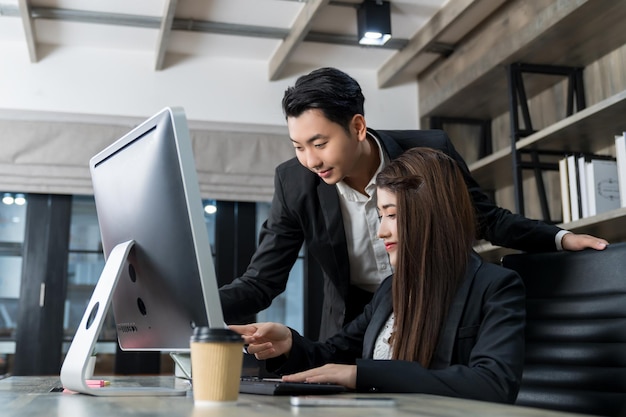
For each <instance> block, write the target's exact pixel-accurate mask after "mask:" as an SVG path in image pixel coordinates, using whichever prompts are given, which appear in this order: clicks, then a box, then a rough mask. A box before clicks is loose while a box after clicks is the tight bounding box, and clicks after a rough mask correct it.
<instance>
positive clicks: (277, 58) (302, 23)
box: [269, 0, 330, 81]
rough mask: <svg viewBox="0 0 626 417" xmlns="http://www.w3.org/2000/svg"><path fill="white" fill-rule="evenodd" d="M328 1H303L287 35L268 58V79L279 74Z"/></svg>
mask: <svg viewBox="0 0 626 417" xmlns="http://www.w3.org/2000/svg"><path fill="white" fill-rule="evenodd" d="M329 2H330V0H309V1H307V2H306V3H305V5H304V7H302V10H300V13H298V16H297V17H296V20H295V22H294V24H293V25H292V26H291V31H290V32H289V35H287V37H286V38H285V39H284V40H283V41H282V42H281V44H280V45H279V47H278V49H276V51H275V52H274V54H273V55H272V57H271V58H270V62H269V79H270V81H274V80H276V79H277V78H278V77H279V76H280V74H281V72H282V71H283V69H284V68H285V65H286V64H287V60H288V59H289V57H290V56H291V55H292V54H293V52H294V51H295V50H296V48H297V47H298V45H299V44H300V43H301V42H302V41H303V40H304V38H305V37H306V35H307V33H308V32H309V29H310V28H311V23H312V22H313V19H314V18H315V16H317V14H318V13H319V11H320V10H321V9H322V7H324V6H326V5H327V4H328V3H329Z"/></svg>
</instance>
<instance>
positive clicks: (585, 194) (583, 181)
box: [576, 153, 591, 219]
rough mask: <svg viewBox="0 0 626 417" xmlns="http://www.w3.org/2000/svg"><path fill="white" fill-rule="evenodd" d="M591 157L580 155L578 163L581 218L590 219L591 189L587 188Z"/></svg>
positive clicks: (577, 158) (577, 159)
mask: <svg viewBox="0 0 626 417" xmlns="http://www.w3.org/2000/svg"><path fill="white" fill-rule="evenodd" d="M590 158H591V157H590V156H589V155H585V154H582V153H581V154H578V156H577V157H576V163H577V164H578V166H577V168H578V200H580V218H581V219H584V218H585V217H589V215H590V214H589V191H588V190H589V188H588V186H587V169H586V168H585V167H586V165H587V162H588V161H589V160H590Z"/></svg>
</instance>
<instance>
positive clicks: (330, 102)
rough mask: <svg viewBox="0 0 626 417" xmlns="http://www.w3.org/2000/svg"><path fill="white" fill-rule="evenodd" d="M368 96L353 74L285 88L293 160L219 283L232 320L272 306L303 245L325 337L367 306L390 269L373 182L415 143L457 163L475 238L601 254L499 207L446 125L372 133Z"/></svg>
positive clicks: (595, 244) (332, 72)
mask: <svg viewBox="0 0 626 417" xmlns="http://www.w3.org/2000/svg"><path fill="white" fill-rule="evenodd" d="M364 101H365V97H364V96H363V93H362V92H361V87H360V86H359V84H358V83H357V82H356V80H354V79H353V78H352V77H350V76H349V75H347V74H346V73H344V72H342V71H340V70H337V69H335V68H321V69H318V70H315V71H313V72H311V73H309V74H307V75H304V76H302V77H300V78H298V80H296V84H295V85H294V86H293V87H289V88H288V89H287V90H286V91H285V95H284V97H283V102H282V105H283V111H284V113H285V116H286V118H287V127H288V130H289V136H290V139H291V142H292V144H293V147H294V150H295V153H296V157H295V158H293V159H291V160H289V161H286V162H284V163H282V164H280V165H279V166H278V167H277V168H276V173H275V178H274V184H275V185H274V187H275V190H274V198H273V201H272V207H271V210H270V213H269V216H268V219H267V221H266V222H265V223H264V224H263V226H262V228H261V233H260V236H259V246H258V248H257V250H256V252H255V254H254V255H253V257H252V260H251V262H250V265H249V266H248V269H247V270H246V272H245V273H244V274H243V275H242V276H241V277H239V278H237V279H236V280H234V281H233V282H232V283H231V284H228V285H225V286H223V287H222V288H220V298H221V301H222V307H223V309H224V318H225V320H226V322H227V323H231V322H234V321H237V320H238V319H240V318H243V317H246V316H248V317H249V316H250V315H252V314H256V313H258V312H259V311H261V310H263V309H265V308H267V307H268V306H269V305H270V304H271V302H272V300H273V299H274V298H275V297H276V296H278V295H279V294H280V293H281V292H283V291H284V289H285V286H286V285H287V279H288V277H289V271H290V270H291V268H292V266H293V264H294V263H295V261H296V259H297V257H298V252H299V250H300V248H301V246H302V243H303V242H305V243H306V247H307V249H308V251H309V253H310V255H311V256H313V258H315V260H316V261H317V262H318V264H319V265H320V267H321V269H322V272H323V274H324V300H323V307H322V320H321V326H320V340H324V339H326V338H327V337H328V336H331V335H333V334H335V333H337V332H338V331H339V330H340V329H341V328H342V327H343V325H344V323H347V322H349V321H351V320H352V319H354V318H355V317H356V316H357V315H358V314H360V313H361V312H362V310H363V307H364V306H365V304H367V303H368V302H369V301H370V299H371V297H372V294H373V293H374V291H375V290H376V288H377V287H378V285H379V284H380V283H381V282H382V280H383V279H384V278H385V277H387V276H388V275H389V274H390V271H391V266H390V264H389V259H388V257H387V253H386V251H385V246H384V244H383V242H382V241H381V240H380V239H379V238H378V235H377V229H378V213H377V210H376V186H375V183H374V179H375V177H376V175H377V174H378V172H379V171H380V170H381V169H382V168H383V167H384V166H385V165H386V164H387V163H389V161H391V160H393V159H395V158H397V157H398V156H399V155H400V154H402V152H404V151H405V150H407V149H409V148H414V147H429V148H434V149H438V150H440V151H443V152H445V153H446V154H448V155H450V156H451V157H452V158H453V159H455V160H456V161H457V162H458V164H459V166H460V168H461V170H462V172H463V175H464V177H465V183H466V185H467V188H468V190H469V192H470V195H471V197H472V200H473V203H474V207H475V208H476V212H477V217H478V222H479V224H478V236H477V237H478V238H484V239H487V240H489V241H490V242H492V243H493V244H495V245H500V246H504V247H509V248H514V249H519V250H523V251H529V252H541V251H554V250H560V249H565V250H581V249H584V248H594V249H598V250H602V249H604V248H605V247H606V245H607V244H608V242H607V241H605V240H604V239H599V238H596V237H593V236H589V235H577V234H573V233H569V232H567V231H565V230H562V229H559V228H558V227H556V226H551V225H548V224H545V223H543V222H541V221H537V220H530V219H527V218H525V217H523V216H521V215H518V214H513V213H511V212H510V211H508V210H506V209H503V208H501V207H498V206H496V205H495V204H494V203H493V202H492V201H491V200H490V199H489V198H488V197H487V196H486V195H485V194H484V192H483V191H482V190H481V189H480V187H479V185H478V184H477V183H476V181H475V180H474V179H473V178H472V177H471V175H470V173H469V169H468V168H467V165H466V164H465V162H464V161H463V159H462V158H461V156H460V155H459V154H458V153H457V151H456V150H455V149H454V146H453V145H452V143H451V142H450V139H449V138H448V136H447V135H446V133H445V132H443V131H440V130H393V131H383V130H381V131H375V130H373V129H370V128H368V127H367V125H366V122H365V116H364V106H363V104H364Z"/></svg>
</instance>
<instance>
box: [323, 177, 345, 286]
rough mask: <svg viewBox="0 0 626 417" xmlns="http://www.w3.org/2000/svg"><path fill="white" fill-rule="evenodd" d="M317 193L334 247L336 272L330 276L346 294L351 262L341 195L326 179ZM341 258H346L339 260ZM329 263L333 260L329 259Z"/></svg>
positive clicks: (333, 254) (333, 263)
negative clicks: (349, 260)
mask: <svg viewBox="0 0 626 417" xmlns="http://www.w3.org/2000/svg"><path fill="white" fill-rule="evenodd" d="M317 193H318V197H319V201H320V202H322V204H320V206H321V209H322V214H323V216H324V224H325V226H326V233H327V234H328V238H329V240H330V245H331V247H332V248H333V250H332V256H333V259H332V260H333V261H334V262H332V265H334V266H335V267H334V269H335V271H336V274H331V276H330V277H329V278H330V279H331V280H332V281H333V282H334V283H335V286H336V287H337V289H339V291H340V293H341V294H342V295H343V296H345V295H346V293H347V291H348V285H349V284H350V282H349V281H350V263H349V262H348V246H347V243H346V234H345V232H344V227H343V218H342V216H341V207H340V205H339V196H338V195H337V187H335V186H333V185H328V184H326V183H325V182H324V181H320V183H319V184H318V186H317ZM340 259H343V260H345V261H344V262H339V260H340ZM328 264H329V265H330V264H331V261H330V260H328Z"/></svg>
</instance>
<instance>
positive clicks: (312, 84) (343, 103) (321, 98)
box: [282, 68, 365, 131]
mask: <svg viewBox="0 0 626 417" xmlns="http://www.w3.org/2000/svg"><path fill="white" fill-rule="evenodd" d="M364 102H365V97H364V96H363V93H362V92H361V86H360V85H359V83H358V82H356V80H355V79H354V78H352V77H350V76H349V75H348V74H346V73H345V72H343V71H340V70H338V69H336V68H319V69H317V70H315V71H312V72H310V73H309V74H307V75H303V76H301V77H299V78H298V79H297V80H296V84H295V85H294V86H293V87H289V88H287V90H285V95H284V97H283V102H282V105H283V112H284V113H285V117H298V116H300V115H301V114H302V113H303V112H305V111H306V110H309V109H319V110H321V111H322V113H323V114H324V116H325V117H326V118H327V119H328V120H330V121H331V122H334V123H337V124H339V125H340V126H342V127H343V128H344V129H345V130H346V131H349V129H350V121H351V120H352V118H353V117H354V115H356V114H361V115H365V112H364V110H363V103H364Z"/></svg>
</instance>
